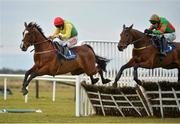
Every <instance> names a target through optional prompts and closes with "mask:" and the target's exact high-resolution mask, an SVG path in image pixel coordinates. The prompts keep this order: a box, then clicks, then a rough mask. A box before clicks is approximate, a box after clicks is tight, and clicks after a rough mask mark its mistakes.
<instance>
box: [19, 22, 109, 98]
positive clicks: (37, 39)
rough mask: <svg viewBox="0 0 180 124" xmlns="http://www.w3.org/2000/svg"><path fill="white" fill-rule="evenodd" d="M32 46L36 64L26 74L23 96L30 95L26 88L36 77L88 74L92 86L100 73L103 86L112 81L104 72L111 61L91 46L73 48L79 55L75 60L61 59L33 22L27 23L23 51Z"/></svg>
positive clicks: (22, 45)
mask: <svg viewBox="0 0 180 124" xmlns="http://www.w3.org/2000/svg"><path fill="white" fill-rule="evenodd" d="M31 45H33V46H34V49H35V52H34V63H35V64H34V65H33V67H32V68H31V69H30V70H28V71H27V72H26V74H25V77H24V81H23V87H22V92H23V95H26V94H27V93H28V90H27V89H26V87H27V86H28V84H29V82H30V81H31V80H32V79H33V78H35V77H36V76H41V75H52V76H55V75H59V74H65V73H68V72H70V73H71V74H73V75H79V74H82V73H86V74H87V75H88V76H90V78H91V81H92V84H95V83H96V82H97V81H98V80H99V78H93V75H94V74H96V73H97V72H99V74H100V76H101V79H102V83H103V84H105V83H108V82H109V81H110V80H109V79H104V77H103V71H105V70H106V64H107V62H108V61H109V60H107V59H105V58H102V57H99V56H97V55H95V53H94V51H93V49H92V48H91V47H90V46H89V45H82V46H78V47H75V48H73V49H72V50H73V51H74V52H75V53H76V55H77V56H76V58H75V59H74V60H66V59H59V58H58V56H57V49H56V48H55V46H54V44H53V43H52V41H51V40H49V39H47V38H46V37H45V36H44V34H43V32H42V29H41V28H40V27H39V26H38V25H37V24H35V23H32V22H31V23H29V24H28V25H27V24H26V23H25V30H24V32H23V40H22V43H21V46H20V47H21V49H22V51H26V50H27V49H28V47H29V46H31ZM96 63H97V66H96Z"/></svg>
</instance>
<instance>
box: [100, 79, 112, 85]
mask: <svg viewBox="0 0 180 124" xmlns="http://www.w3.org/2000/svg"><path fill="white" fill-rule="evenodd" d="M109 82H111V80H110V79H105V80H103V81H102V83H103V84H107V83H109Z"/></svg>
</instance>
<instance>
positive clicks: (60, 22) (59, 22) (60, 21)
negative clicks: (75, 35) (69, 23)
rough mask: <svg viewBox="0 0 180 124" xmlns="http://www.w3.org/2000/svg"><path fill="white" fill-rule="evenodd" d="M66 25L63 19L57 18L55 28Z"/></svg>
mask: <svg viewBox="0 0 180 124" xmlns="http://www.w3.org/2000/svg"><path fill="white" fill-rule="evenodd" d="M63 24H64V20H63V19H62V18H61V17H56V18H55V19H54V25H55V26H61V25H63Z"/></svg>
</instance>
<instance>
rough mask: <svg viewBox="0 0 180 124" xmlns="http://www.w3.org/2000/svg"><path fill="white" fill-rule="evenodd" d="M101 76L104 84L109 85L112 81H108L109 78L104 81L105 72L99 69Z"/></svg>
mask: <svg viewBox="0 0 180 124" xmlns="http://www.w3.org/2000/svg"><path fill="white" fill-rule="evenodd" d="M98 72H99V74H100V76H101V80H102V83H103V84H107V83H109V82H110V81H111V80H110V79H108V78H106V79H104V76H103V71H102V69H99V71H98Z"/></svg>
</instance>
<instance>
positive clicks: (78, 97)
mask: <svg viewBox="0 0 180 124" xmlns="http://www.w3.org/2000/svg"><path fill="white" fill-rule="evenodd" d="M80 85H81V82H80V76H77V77H76V117H79V116H80V111H81V110H80V109H81V105H80V92H81V89H80V88H81V86H80Z"/></svg>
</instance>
